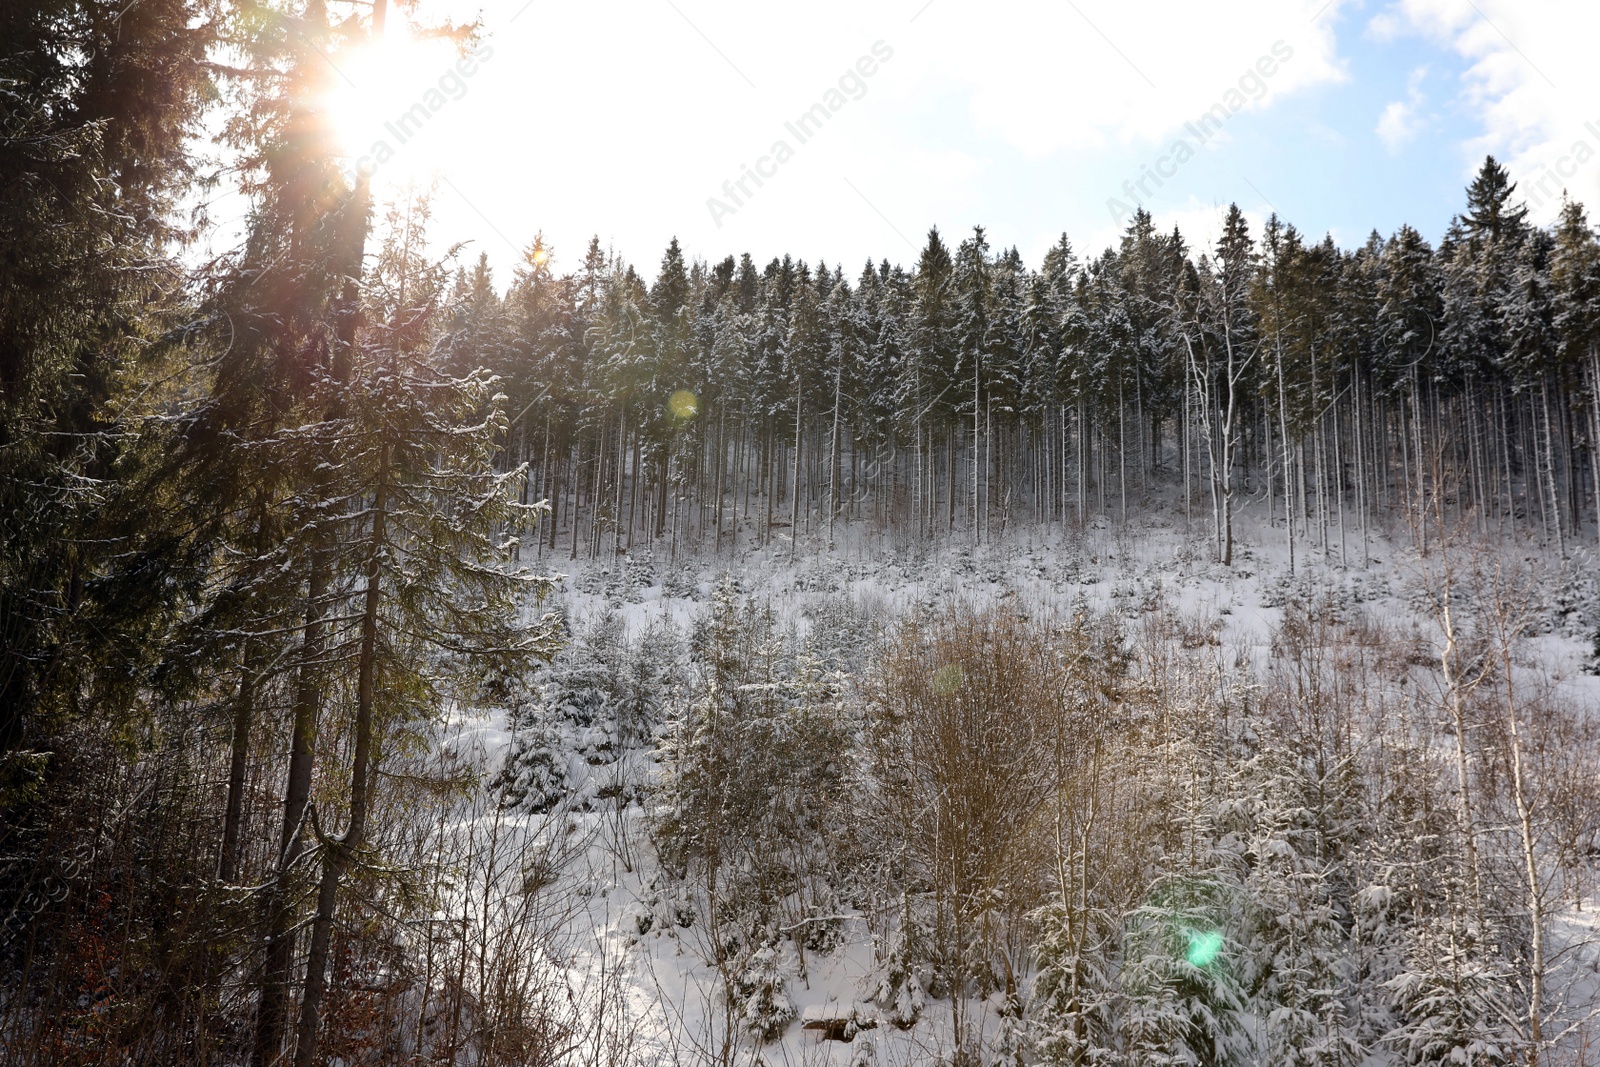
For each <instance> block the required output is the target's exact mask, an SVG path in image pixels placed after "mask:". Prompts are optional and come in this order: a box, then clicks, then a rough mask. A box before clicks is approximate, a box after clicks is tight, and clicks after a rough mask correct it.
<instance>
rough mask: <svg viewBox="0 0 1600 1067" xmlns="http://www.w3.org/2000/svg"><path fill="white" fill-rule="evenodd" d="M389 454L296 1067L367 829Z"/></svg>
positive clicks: (375, 511) (313, 1054)
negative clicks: (351, 731) (349, 747)
mask: <svg viewBox="0 0 1600 1067" xmlns="http://www.w3.org/2000/svg"><path fill="white" fill-rule="evenodd" d="M388 509H389V450H388V447H387V446H385V447H384V448H383V451H382V453H381V454H380V456H379V459H378V484H377V491H376V492H375V494H374V498H373V501H372V532H371V536H370V539H369V540H368V545H367V563H366V572H367V573H366V595H365V597H364V602H363V604H362V612H361V644H360V649H359V651H358V653H357V660H356V717H355V746H354V752H353V753H352V755H351V761H350V822H349V824H348V825H347V826H346V828H345V832H344V833H343V834H342V835H340V837H339V838H338V839H337V840H324V842H323V848H324V850H325V851H324V854H323V865H322V883H321V885H320V886H318V890H317V911H316V916H315V917H314V918H313V920H312V923H311V948H310V951H309V952H308V954H307V956H306V984H305V989H304V990H303V991H302V993H301V997H300V1032H299V1035H298V1041H297V1042H296V1048H295V1058H294V1062H295V1067H315V1063H316V1058H317V1037H318V1028H319V1026H320V1024H321V1020H322V997H323V993H324V992H325V990H326V988H327V971H328V949H329V946H330V944H331V941H332V936H333V915H334V908H335V906H336V905H337V903H338V894H339V882H340V879H341V878H342V877H343V875H344V872H345V869H346V868H347V867H348V866H349V863H350V857H351V855H352V854H353V853H355V852H357V851H358V850H360V848H361V846H362V843H363V839H364V836H365V834H366V827H367V802H368V798H369V795H370V788H369V785H368V775H369V764H370V761H371V758H372V718H373V709H374V706H375V704H376V699H377V662H378V606H379V603H380V599H379V592H380V590H379V585H380V581H379V579H380V576H381V573H382V567H383V554H384V542H385V539H386V538H387V536H388V530H387V521H388Z"/></svg>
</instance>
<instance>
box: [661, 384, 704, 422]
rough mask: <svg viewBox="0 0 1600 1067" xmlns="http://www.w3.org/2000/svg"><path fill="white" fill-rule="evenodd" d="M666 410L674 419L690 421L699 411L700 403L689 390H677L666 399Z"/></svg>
mask: <svg viewBox="0 0 1600 1067" xmlns="http://www.w3.org/2000/svg"><path fill="white" fill-rule="evenodd" d="M667 410H668V411H670V412H672V417H673V418H675V419H692V418H694V416H695V413H696V412H698V411H699V410H700V401H699V399H698V398H697V397H696V396H695V395H694V394H693V393H691V392H689V390H687V389H679V390H678V391H677V392H676V393H673V394H672V395H671V396H670V397H668V398H667Z"/></svg>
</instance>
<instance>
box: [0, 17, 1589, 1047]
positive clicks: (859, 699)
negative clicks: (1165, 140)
mask: <svg viewBox="0 0 1600 1067" xmlns="http://www.w3.org/2000/svg"><path fill="white" fill-rule="evenodd" d="M347 8H348V9H349V10H346V9H347ZM330 10H331V11H334V12H336V13H332V14H331V13H330ZM385 10H386V4H385V2H384V0H376V2H375V3H374V4H371V5H367V6H356V7H351V6H350V5H342V4H332V3H330V4H326V5H325V4H323V3H322V2H320V0H309V2H299V0H295V2H288V3H270V4H265V5H259V6H256V5H233V4H229V3H222V2H219V0H136V2H135V3H132V4H125V3H114V2H109V0H44V2H39V3H27V4H24V3H8V4H5V5H3V6H0V190H3V194H0V1062H4V1063H6V1064H17V1065H19V1067H43V1065H58V1064H59V1065H73V1067H80V1065H81V1067H89V1065H105V1067H111V1065H124V1064H171V1065H191V1064H192V1065H199V1064H217V1065H241V1067H242V1065H246V1064H248V1065H250V1067H271V1065H289V1064H293V1065H295V1067H315V1065H323V1064H329V1065H335V1064H336V1065H339V1067H356V1065H379V1064H382V1065H406V1067H423V1065H429V1067H432V1065H445V1064H450V1065H458V1064H459V1065H463V1067H490V1065H495V1067H523V1065H527V1067H547V1065H548V1067H633V1065H638V1067H646V1065H667V1064H671V1065H683V1067H688V1065H712V1064H716V1065H722V1067H732V1065H736V1064H737V1065H756V1064H762V1065H770V1067H776V1065H778V1064H817V1065H823V1064H839V1065H845V1064H848V1065H850V1067H897V1065H901V1064H904V1065H907V1067H911V1065H921V1064H929V1065H931V1064H944V1065H949V1067H977V1065H980V1064H1015V1065H1018V1067H1022V1065H1029V1064H1041V1065H1073V1067H1080V1065H1126V1067H1156V1065H1179V1064H1182V1065H1191V1067H1199V1065H1203V1067H1244V1065H1257V1064H1260V1065H1267V1064H1272V1065H1280V1064H1281V1065H1297V1067H1300V1065H1304V1067H1310V1065H1328V1067H1333V1065H1341V1067H1360V1065H1373V1067H1381V1065H1396V1067H1398V1065H1407V1067H1413V1065H1414V1067H1423V1065H1441V1067H1442V1065H1447V1064H1448V1065H1457V1064H1460V1065H1474V1067H1491V1065H1499V1064H1505V1065H1510V1064H1521V1065H1526V1067H1541V1065H1543V1067H1561V1065H1572V1067H1579V1065H1588V1064H1595V1063H1600V927H1597V926H1596V922H1595V916H1596V915H1597V914H1600V881H1597V876H1600V677H1597V676H1600V568H1597V560H1600V553H1597V550H1596V543H1597V540H1600V232H1597V230H1596V228H1595V226H1594V225H1593V224H1591V222H1590V220H1589V219H1588V217H1587V216H1586V214H1585V209H1584V207H1583V205H1582V204H1580V203H1578V202H1576V201H1565V202H1564V203H1563V206H1562V208H1561V210H1560V213H1559V217H1558V218H1557V220H1556V221H1555V222H1554V223H1553V224H1551V225H1536V224H1535V223H1534V222H1532V221H1530V219H1529V216H1528V211H1527V209H1526V207H1525V206H1524V205H1523V202H1522V200H1521V198H1520V197H1519V196H1518V193H1517V187H1516V184H1515V182H1514V181H1513V180H1512V177H1511V175H1510V173H1509V172H1508V171H1507V169H1506V168H1505V167H1503V166H1502V165H1501V164H1500V163H1498V162H1497V161H1496V160H1495V159H1494V158H1492V157H1490V158H1488V159H1485V160H1484V162H1483V163H1482V166H1481V168H1480V169H1479V170H1478V172H1477V174H1476V177H1475V178H1473V179H1472V181H1471V182H1470V184H1469V185H1468V186H1467V187H1466V189H1465V190H1464V192H1463V195H1462V199H1461V203H1460V204H1459V206H1458V207H1457V208H1456V209H1455V210H1456V211H1457V214H1456V215H1455V218H1454V221H1453V222H1452V224H1451V225H1450V227H1449V229H1448V231H1447V232H1446V233H1445V234H1444V235H1443V237H1442V238H1441V239H1440V240H1439V241H1438V242H1437V243H1436V244H1435V243H1432V242H1430V241H1428V240H1427V239H1425V238H1424V237H1423V235H1422V234H1421V233H1419V232H1418V231H1417V230H1415V229H1412V228H1410V227H1401V228H1400V229H1399V230H1398V231H1397V232H1395V233H1393V234H1391V235H1388V236H1385V235H1382V234H1379V233H1377V232H1373V233H1372V234H1371V236H1370V237H1369V238H1368V239H1367V240H1366V241H1365V242H1364V243H1363V244H1361V245H1360V246H1359V247H1355V248H1346V247H1341V246H1340V245H1338V244H1337V243H1336V242H1335V241H1334V240H1333V239H1332V238H1331V237H1328V238H1323V239H1320V240H1319V239H1315V238H1312V237H1310V236H1308V235H1306V234H1303V233H1301V232H1300V231H1298V230H1297V229H1296V228H1295V227H1294V226H1293V225H1292V224H1291V223H1290V222H1288V221H1287V220H1283V219H1280V218H1278V217H1277V216H1276V215H1275V214H1274V215H1272V216H1270V217H1269V218H1268V219H1267V220H1266V223H1265V225H1264V226H1255V227H1253V226H1252V224H1251V223H1250V222H1249V221H1248V219H1247V217H1246V214H1245V213H1244V212H1243V211H1241V209H1240V208H1239V207H1237V206H1234V207H1232V208H1230V209H1227V210H1226V211H1225V213H1224V215H1223V217H1222V219H1221V224H1220V236H1219V237H1218V238H1217V239H1216V240H1215V241H1214V242H1210V241H1207V242H1203V243H1194V242H1192V241H1191V239H1190V238H1189V237H1187V236H1186V235H1185V234H1183V233H1181V232H1178V231H1177V230H1172V231H1171V232H1165V231H1163V230H1160V229H1158V228H1157V227H1156V225H1155V223H1154V221H1153V219H1152V217H1151V216H1150V215H1149V214H1148V213H1146V212H1144V211H1143V210H1140V211H1138V212H1136V213H1135V214H1134V215H1132V216H1131V217H1130V218H1129V219H1127V220H1126V227H1125V230H1124V232H1123V233H1122V235H1121V237H1120V239H1119V240H1118V242H1117V243H1116V245H1115V246H1114V247H1109V248H1104V249H1098V250H1096V249H1088V248H1077V247H1075V246H1074V245H1073V243H1072V241H1071V240H1070V239H1069V237H1068V236H1067V235H1063V236H1062V237H1061V238H1060V240H1059V242H1058V243H1056V244H1055V245H1054V247H1052V248H1051V249H1050V250H1049V252H1048V253H1047V254H1046V255H1045V256H1044V257H1043V259H1042V261H1041V262H1038V263H1037V264H1031V265H1030V264H1029V263H1027V262H1025V261H1024V259H1023V257H1022V255H1021V254H1019V252H1018V251H1017V250H1016V249H1014V248H1009V249H1008V248H996V247H992V246H991V244H990V242H989V239H988V237H987V236H986V233H985V231H984V229H983V228H981V227H976V228H973V229H972V230H971V231H970V232H966V233H962V234H959V235H957V234H941V232H940V231H939V230H938V229H936V228H935V229H931V230H930V231H929V232H928V233H927V235H926V238H925V243H924V245H923V247H922V248H921V251H920V253H919V254H917V256H916V258H915V261H914V262H908V263H905V264H896V263H893V262H891V261H890V260H889V259H882V260H880V261H874V262H868V263H866V264H864V265H863V266H861V267H860V268H859V270H858V269H856V268H853V267H852V268H848V269H847V268H846V267H844V266H843V265H841V264H837V263H836V264H834V265H829V264H827V263H824V262H817V263H815V264H808V263H807V262H805V261H803V260H801V259H797V258H795V257H792V256H780V257H777V258H773V259H771V260H770V261H769V262H767V263H765V264H761V263H758V262H757V261H756V260H755V259H754V258H752V256H751V255H749V254H734V255H724V254H723V253H724V252H725V250H722V249H716V250H697V249H684V248H681V247H680V246H679V243H678V242H677V241H676V240H674V241H673V242H672V243H671V244H670V245H669V246H668V247H667V248H666V250H665V251H664V253H662V255H661V258H660V260H659V263H658V264H652V265H648V266H645V267H642V268H641V267H636V266H635V265H633V264H631V263H629V262H628V261H627V260H626V259H625V258H624V257H623V256H622V255H621V254H620V253H619V252H617V251H616V250H614V249H612V248H609V247H607V246H605V245H604V244H602V242H601V241H600V240H599V239H598V238H596V239H595V240H593V241H591V242H590V243H589V245H588V248H587V249H586V250H584V251H583V253H582V254H581V256H580V255H576V254H574V253H575V251H576V250H569V249H556V248H552V247H550V246H549V245H548V244H547V243H546V242H545V241H544V240H543V239H537V240H535V241H534V242H533V243H532V245H531V246H529V247H527V248H526V249H525V250H524V251H523V253H522V254H521V256H520V258H519V261H518V266H517V268H516V269H515V271H514V272H513V273H512V275H511V276H510V277H496V276H495V275H494V273H493V272H492V270H491V269H490V266H489V261H488V258H487V257H486V256H483V255H479V254H475V253H473V252H472V251H471V249H470V247H461V246H452V247H448V248H443V249H441V247H440V245H439V243H438V241H437V238H436V237H435V236H434V235H433V234H432V233H431V231H430V224H431V223H432V204H433V200H432V197H433V194H434V190H431V189H429V188H428V187H426V186H415V185H413V186H406V187H390V186H382V185H380V184H378V183H376V182H374V181H373V179H372V177H371V175H370V174H369V173H368V172H366V171H364V170H361V169H359V168H352V167H351V166H350V165H349V161H348V160H347V159H344V158H343V157H341V155H340V154H339V152H338V151H337V150H336V149H335V147H334V146H333V145H332V143H331V140H330V138H331V135H330V132H329V128H328V116H327V115H326V113H325V111H324V109H323V107H322V104H321V101H322V100H323V99H324V94H325V93H326V90H327V83H328V82H329V81H330V80H331V79H333V78H335V77H336V76H337V73H336V71H335V70H334V69H333V68H331V67H330V65H329V63H328V62H326V57H327V55H328V54H333V55H339V54H340V51H341V49H348V48H353V47H355V46H356V45H358V44H359V43H360V42H361V41H363V40H365V39H366V38H367V37H368V35H370V34H373V33H375V32H377V31H380V30H381V29H382V26H383V20H384V18H385V17H386V15H385ZM351 12H354V13H351ZM391 15H392V13H391ZM439 33H441V34H443V35H446V36H449V37H451V38H452V39H453V40H455V41H457V42H458V44H459V47H461V48H462V49H466V48H468V47H470V46H471V44H472V43H473V41H474V40H475V33H476V29H475V28H474V27H472V26H464V27H444V28H442V29H440V30H439ZM219 151H220V152H222V153H223V154H222V155H221V156H220V157H219V155H218V152H219ZM219 158H221V159H224V160H226V165H222V164H219V162H218V159H219ZM230 184H231V185H232V186H234V187H236V188H237V190H238V191H239V193H240V195H242V196H244V197H245V198H246V199H247V201H248V203H249V205H250V209H249V214H248V218H247V227H246V231H245V232H244V234H243V235H242V238H241V240H240V242H239V244H238V246H237V247H235V248H232V249H230V250H229V251H227V252H226V253H224V254H221V255H218V256H216V257H214V258H205V259H203V260H202V259H200V258H198V257H197V256H196V255H195V254H194V252H193V249H194V248H195V246H196V241H197V237H198V235H199V234H200V233H201V232H202V231H203V230H205V229H206V228H207V227H208V226H209V225H210V220H209V219H208V218H207V216H206V211H205V208H204V205H203V204H200V205H199V206H197V204H198V201H199V200H203V199H204V196H201V197H199V198H198V200H197V190H199V191H201V192H202V193H205V194H206V195H209V194H210V192H213V191H215V190H217V189H219V188H221V187H223V186H225V185H230ZM702 253H704V258H702ZM717 256H722V258H716V257H717Z"/></svg>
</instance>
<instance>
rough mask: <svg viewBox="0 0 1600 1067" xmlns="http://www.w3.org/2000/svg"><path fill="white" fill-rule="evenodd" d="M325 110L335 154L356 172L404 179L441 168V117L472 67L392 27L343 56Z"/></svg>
mask: <svg viewBox="0 0 1600 1067" xmlns="http://www.w3.org/2000/svg"><path fill="white" fill-rule="evenodd" d="M335 66H336V68H337V70H338V76H337V77H336V78H335V79H334V85H333V86H332V88H330V90H329V91H328V95H327V100H326V107H327V114H328V117H329V121H330V122H331V124H332V127H333V130H334V135H335V137H336V138H337V140H338V144H339V150H340V152H341V153H342V154H343V155H344V156H345V158H346V159H347V160H348V161H349V162H350V164H351V166H352V167H353V168H356V169H361V170H365V171H367V172H369V173H372V174H374V175H378V174H381V175H382V176H383V177H384V178H385V179H387V180H394V181H401V182H403V181H408V180H411V179H414V178H417V177H421V176H425V175H428V174H432V173H436V172H438V171H440V170H442V169H444V167H445V165H446V164H447V163H448V161H449V158H450V152H449V151H448V146H449V142H450V141H451V138H450V137H449V136H448V133H449V129H450V126H451V125H452V124H451V123H450V120H449V116H448V112H449V110H450V109H451V108H452V107H458V106H460V103H459V101H460V100H461V98H462V97H464V96H465V95H466V93H467V88H468V78H469V77H470V73H463V72H464V71H471V70H472V69H473V68H474V67H475V64H474V62H473V60H472V58H471V56H470V55H469V56H467V57H462V56H460V55H459V54H458V53H457V52H456V49H455V48H454V47H453V46H452V45H451V44H450V43H449V42H447V41H441V40H438V39H417V38H413V37H411V36H410V35H409V34H407V33H405V32H404V31H403V30H402V29H400V28H399V27H395V28H392V29H391V30H390V32H389V33H388V34H387V35H386V36H385V37H384V38H383V40H381V41H379V42H377V43H375V44H372V45H368V46H366V47H363V48H359V49H355V50H353V51H351V52H347V53H344V54H343V55H341V56H339V57H338V61H337V63H335Z"/></svg>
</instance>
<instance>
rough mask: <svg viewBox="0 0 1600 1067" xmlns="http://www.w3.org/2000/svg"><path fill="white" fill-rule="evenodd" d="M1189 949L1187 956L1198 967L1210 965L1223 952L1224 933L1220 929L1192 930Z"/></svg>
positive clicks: (1185, 954)
mask: <svg viewBox="0 0 1600 1067" xmlns="http://www.w3.org/2000/svg"><path fill="white" fill-rule="evenodd" d="M1188 933H1189V951H1188V952H1186V953H1184V956H1185V958H1187V959H1188V961H1189V962H1190V963H1191V964H1193V965H1194V966H1196V967H1206V966H1209V965H1210V963H1211V961H1212V960H1214V959H1216V958H1217V956H1218V954H1219V953H1221V952H1222V933H1221V931H1219V930H1190V931H1189V932H1188Z"/></svg>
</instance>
